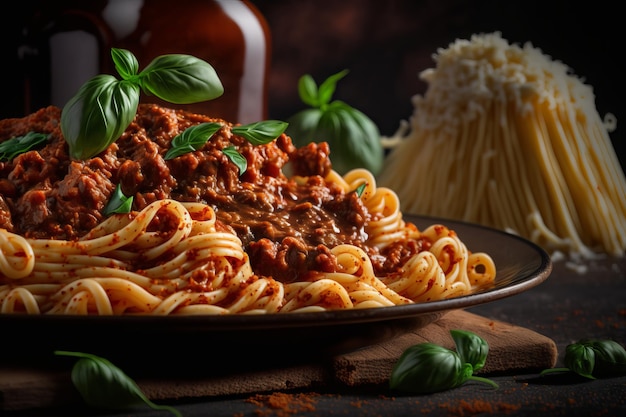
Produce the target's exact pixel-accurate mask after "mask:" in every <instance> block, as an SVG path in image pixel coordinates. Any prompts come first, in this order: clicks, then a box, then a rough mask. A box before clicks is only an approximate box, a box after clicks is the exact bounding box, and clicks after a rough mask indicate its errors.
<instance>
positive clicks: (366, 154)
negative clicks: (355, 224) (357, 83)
mask: <svg viewBox="0 0 626 417" xmlns="http://www.w3.org/2000/svg"><path fill="white" fill-rule="evenodd" d="M347 73H348V71H347V70H344V71H341V72H338V73H337V74H334V75H332V76H330V77H328V78H327V79H326V80H325V81H324V82H322V84H320V86H319V88H318V86H317V84H316V83H315V80H313V78H312V77H311V76H310V75H309V74H306V75H303V76H302V77H300V80H299V82H298V92H299V94H300V98H301V100H302V101H303V102H304V103H305V104H308V105H309V106H311V108H307V109H304V110H301V111H299V112H297V113H296V114H294V115H293V116H291V117H290V118H289V119H288V122H289V127H288V129H287V134H288V135H289V136H291V139H292V140H293V142H294V143H295V144H296V146H305V145H307V144H308V143H310V142H328V144H329V146H330V149H331V151H332V153H331V155H330V159H331V162H332V165H333V169H335V170H336V171H337V172H338V173H339V174H345V173H346V172H348V171H350V170H352V169H355V168H366V169H368V170H369V171H371V172H372V173H373V174H374V175H376V174H378V173H379V172H380V170H381V169H382V165H383V158H384V152H383V147H382V144H381V140H380V131H379V130H378V127H377V126H376V124H375V123H374V122H373V121H372V120H371V119H370V118H369V117H368V116H366V115H365V114H364V113H363V112H361V111H360V110H357V109H355V108H354V107H352V106H350V105H348V104H346V103H345V102H343V101H340V100H334V101H331V100H332V97H333V94H334V93H335V89H336V86H337V82H338V81H339V80H340V79H342V78H343V77H344V76H345V75H346V74H347Z"/></svg>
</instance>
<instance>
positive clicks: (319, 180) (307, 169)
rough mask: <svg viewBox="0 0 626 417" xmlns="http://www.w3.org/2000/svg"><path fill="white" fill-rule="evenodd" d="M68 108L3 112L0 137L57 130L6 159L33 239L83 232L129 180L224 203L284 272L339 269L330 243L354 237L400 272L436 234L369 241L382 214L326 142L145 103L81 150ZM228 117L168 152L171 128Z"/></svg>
mask: <svg viewBox="0 0 626 417" xmlns="http://www.w3.org/2000/svg"><path fill="white" fill-rule="evenodd" d="M60 118H61V109H59V108H58V107H54V106H50V107H46V108H43V109H40V110H39V111H37V112H35V113H32V114H30V115H28V116H26V117H23V118H17V119H5V120H0V142H4V141H6V140H9V139H11V138H13V137H16V136H23V135H26V134H27V133H28V132H31V131H34V132H39V133H45V134H49V138H48V141H47V142H46V143H45V144H44V145H43V146H40V147H38V148H37V149H31V150H29V151H27V152H25V153H22V154H20V155H18V156H16V157H15V158H13V160H11V161H0V228H4V229H6V230H8V231H10V232H13V233H17V234H20V235H23V236H25V237H28V238H40V239H65V240H77V239H79V238H80V237H81V236H84V235H85V234H87V233H88V232H89V231H90V230H91V229H93V228H94V227H95V226H97V225H98V224H99V223H101V222H102V221H103V220H104V219H105V215H104V214H103V209H104V207H105V206H106V204H107V202H108V201H109V199H110V197H111V195H112V194H113V192H114V190H115V188H116V186H117V185H118V184H119V185H120V187H121V191H122V192H123V193H124V195H126V196H132V197H133V206H132V209H133V210H141V209H143V208H144V207H146V206H147V205H148V204H150V203H151V202H153V201H155V200H160V199H166V198H170V199H174V200H178V201H182V202H201V203H205V204H207V205H209V206H211V207H213V208H214V210H215V213H216V216H217V220H218V223H219V224H218V226H219V227H221V228H224V229H228V230H230V231H232V232H234V233H236V234H237V235H238V236H239V238H240V239H241V241H242V244H243V246H244V249H245V251H246V252H247V253H248V255H249V258H250V262H251V265H252V267H253V269H254V271H255V273H256V274H258V275H265V276H272V277H274V278H275V279H277V280H279V281H282V282H292V281H295V280H303V279H306V275H307V273H308V272H309V271H312V270H314V271H323V272H332V271H336V270H337V262H336V259H335V258H334V256H333V255H332V253H331V248H333V247H334V246H336V245H338V244H342V243H348V244H353V245H355V246H358V247H360V248H362V249H364V250H365V251H366V253H367V254H368V255H370V258H371V259H372V261H373V262H374V268H375V271H376V273H377V274H389V273H393V272H394V271H395V270H396V269H397V268H399V267H400V266H401V265H402V263H403V262H404V261H405V260H406V259H407V258H408V257H410V256H411V255H412V254H414V253H416V252H417V251H419V250H421V249H422V247H423V245H424V244H426V243H425V242H415V241H410V242H402V243H399V244H394V245H391V246H390V247H388V248H386V249H385V250H384V252H383V251H380V250H378V249H377V248H375V247H370V246H368V245H367V234H366V232H365V225H366V223H367V222H368V221H369V220H371V219H372V214H371V213H369V212H368V210H367V209H366V207H365V206H364V205H363V203H362V200H361V199H360V198H359V196H358V194H357V193H356V192H345V191H344V190H343V189H341V188H340V187H339V186H337V185H335V184H332V183H328V182H326V181H325V180H324V178H325V177H326V175H327V174H328V173H329V172H330V170H331V168H332V166H331V162H330V159H329V155H330V149H329V147H328V144H327V143H325V142H321V143H311V144H309V145H307V146H304V147H301V148H296V147H295V146H294V145H293V143H292V141H291V138H290V137H289V136H287V135H285V134H282V135H281V136H279V137H278V138H277V139H276V140H274V141H273V142H271V143H269V144H266V145H252V144H250V143H249V142H248V141H247V140H245V139H244V138H242V137H240V136H238V135H235V134H233V133H232V132H231V130H230V127H231V124H230V123H227V122H226V121H224V120H220V119H215V118H211V117H209V116H205V115H200V114H195V113H191V112H187V111H184V110H174V109H169V108H166V107H161V106H159V105H153V104H140V105H139V108H138V111H137V114H136V117H135V119H134V121H133V122H132V123H131V124H130V126H129V127H128V128H127V129H126V131H125V132H124V133H123V134H122V136H121V137H120V138H119V139H118V140H117V141H116V142H115V143H113V144H112V145H110V146H109V147H108V148H107V149H106V150H105V151H103V152H102V153H100V154H99V155H97V156H95V157H93V158H90V159H86V160H75V159H72V158H70V157H69V154H68V147H67V144H66V142H65V140H64V139H63V135H62V133H61V128H60ZM216 121H217V122H220V123H222V124H223V127H222V128H221V129H220V130H219V131H218V132H217V133H216V134H215V135H213V136H212V137H211V139H209V140H208V141H207V142H206V144H204V145H203V146H202V147H201V148H200V149H198V150H197V151H194V152H189V153H186V154H183V155H181V156H178V157H176V158H173V159H170V160H165V159H164V155H165V153H166V152H167V151H168V150H169V149H170V147H171V146H170V142H171V141H172V139H173V138H174V137H175V136H176V135H178V134H179V133H181V132H183V131H184V130H185V129H187V128H188V127H191V126H193V125H197V124H199V123H203V122H216ZM229 146H234V147H235V148H236V149H237V151H238V152H239V153H240V154H241V155H243V156H244V157H245V158H246V160H247V164H248V166H247V170H246V171H245V173H243V174H242V175H240V172H239V169H238V168H237V166H236V165H235V164H234V163H232V161H230V159H229V158H228V157H227V155H226V154H225V153H224V152H223V151H222V150H223V149H224V148H226V147H229Z"/></svg>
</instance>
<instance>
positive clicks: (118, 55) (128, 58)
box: [111, 48, 139, 80]
mask: <svg viewBox="0 0 626 417" xmlns="http://www.w3.org/2000/svg"><path fill="white" fill-rule="evenodd" d="M111 57H112V58H113V63H114V64H115V69H116V70H117V72H118V73H119V74H120V76H121V77H122V78H123V79H125V80H128V79H132V78H133V77H134V76H136V75H137V73H138V71H139V62H137V58H136V57H135V55H133V54H132V53H131V52H130V51H127V50H126V49H119V48H111Z"/></svg>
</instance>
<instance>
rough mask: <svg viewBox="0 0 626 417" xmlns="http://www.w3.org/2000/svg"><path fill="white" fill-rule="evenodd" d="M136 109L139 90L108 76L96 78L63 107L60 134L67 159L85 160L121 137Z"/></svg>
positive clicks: (129, 83)
mask: <svg viewBox="0 0 626 417" xmlns="http://www.w3.org/2000/svg"><path fill="white" fill-rule="evenodd" d="M138 105H139V87H137V86H136V85H135V84H133V83H131V82H128V81H118V80H116V79H115V77H113V76H111V75H96V76H95V77H93V78H92V79H90V80H89V81H87V82H86V83H85V84H83V86H82V87H81V88H80V89H79V91H78V93H77V94H76V95H75V96H74V97H72V98H71V99H70V101H69V102H68V103H67V104H66V105H65V106H64V107H63V111H62V113H61V130H62V132H63V136H64V138H65V141H66V142H67V144H68V145H69V153H70V156H71V157H73V158H76V159H88V158H91V157H93V156H95V155H97V154H99V153H100V152H102V151H104V150H105V149H106V148H108V147H109V145H111V144H112V143H113V142H115V141H116V140H117V139H118V138H119V137H120V136H121V135H122V133H124V131H125V130H126V128H127V127H128V125H129V124H130V123H131V122H132V121H133V118H134V117H135V113H136V112H137V106H138Z"/></svg>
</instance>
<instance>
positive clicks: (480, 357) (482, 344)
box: [450, 330, 489, 372]
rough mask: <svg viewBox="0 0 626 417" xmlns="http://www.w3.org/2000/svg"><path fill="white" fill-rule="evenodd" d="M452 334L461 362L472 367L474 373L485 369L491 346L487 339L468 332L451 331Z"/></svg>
mask: <svg viewBox="0 0 626 417" xmlns="http://www.w3.org/2000/svg"><path fill="white" fill-rule="evenodd" d="M450 334H451V335H452V339H453V340H454V344H455V346H456V351H457V353H458V354H459V356H460V357H461V361H463V362H464V363H469V364H470V365H472V368H473V371H474V372H476V371H478V370H481V369H482V368H484V367H485V362H486V361H487V354H488V353H489V345H488V344H487V341H486V340H485V339H483V338H482V337H480V336H478V335H477V334H476V333H472V332H469V331H466V330H450Z"/></svg>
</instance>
